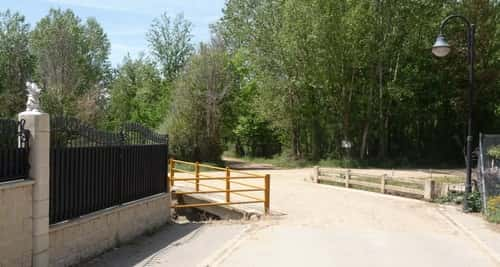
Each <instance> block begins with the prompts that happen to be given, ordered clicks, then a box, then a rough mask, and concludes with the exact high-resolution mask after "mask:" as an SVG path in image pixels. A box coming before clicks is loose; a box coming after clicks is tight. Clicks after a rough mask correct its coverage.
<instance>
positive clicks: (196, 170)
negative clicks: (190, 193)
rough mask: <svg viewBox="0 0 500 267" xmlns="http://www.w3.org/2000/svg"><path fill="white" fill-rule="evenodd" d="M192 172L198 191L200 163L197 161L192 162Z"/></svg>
mask: <svg viewBox="0 0 500 267" xmlns="http://www.w3.org/2000/svg"><path fill="white" fill-rule="evenodd" d="M194 172H195V178H196V181H195V182H196V192H200V163H199V162H198V161H197V162H196V163H195V164H194Z"/></svg>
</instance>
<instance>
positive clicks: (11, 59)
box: [0, 10, 34, 117]
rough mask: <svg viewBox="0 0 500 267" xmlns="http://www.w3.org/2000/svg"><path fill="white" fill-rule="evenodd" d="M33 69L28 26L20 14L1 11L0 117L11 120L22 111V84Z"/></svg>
mask: <svg viewBox="0 0 500 267" xmlns="http://www.w3.org/2000/svg"><path fill="white" fill-rule="evenodd" d="M33 66H34V58H33V56H32V54H31V53H30V51H29V24H27V23H26V22H25V18H24V16H22V15H20V14H19V13H11V12H10V11H9V10H7V11H5V12H0V116H2V117H13V116H15V115H16V114H17V113H18V112H20V111H22V110H24V103H25V101H26V92H25V89H26V85H25V83H26V81H27V80H28V79H29V78H31V76H32V74H33Z"/></svg>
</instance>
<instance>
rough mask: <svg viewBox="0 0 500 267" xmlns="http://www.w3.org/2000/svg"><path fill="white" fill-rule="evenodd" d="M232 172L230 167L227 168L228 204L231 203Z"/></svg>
mask: <svg viewBox="0 0 500 267" xmlns="http://www.w3.org/2000/svg"><path fill="white" fill-rule="evenodd" d="M230 179H231V171H230V169H229V168H228V167H226V202H227V203H229V202H231V192H229V191H230V190H231V180H230Z"/></svg>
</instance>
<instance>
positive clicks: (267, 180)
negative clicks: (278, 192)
mask: <svg viewBox="0 0 500 267" xmlns="http://www.w3.org/2000/svg"><path fill="white" fill-rule="evenodd" d="M264 183H265V191H264V193H265V196H264V212H265V213H266V214H269V211H270V209H269V206H270V205H269V201H270V195H271V176H270V175H269V174H266V176H265V177H264Z"/></svg>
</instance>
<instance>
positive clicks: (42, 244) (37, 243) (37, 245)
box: [33, 233, 49, 254]
mask: <svg viewBox="0 0 500 267" xmlns="http://www.w3.org/2000/svg"><path fill="white" fill-rule="evenodd" d="M48 249H49V234H48V233H46V234H42V235H36V238H33V253H34V254H38V253H41V252H44V251H48Z"/></svg>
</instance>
